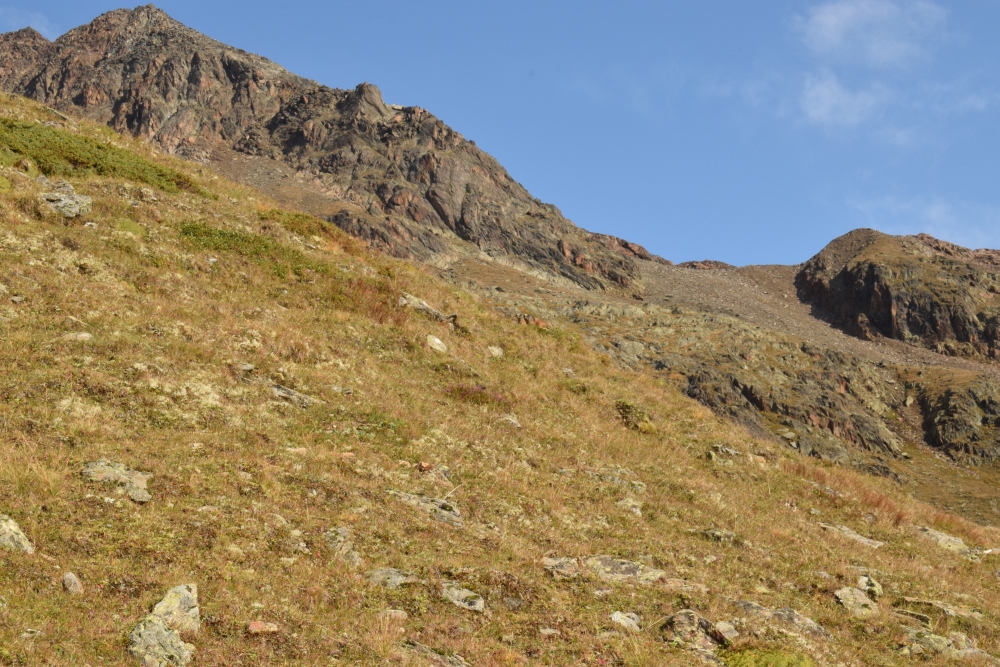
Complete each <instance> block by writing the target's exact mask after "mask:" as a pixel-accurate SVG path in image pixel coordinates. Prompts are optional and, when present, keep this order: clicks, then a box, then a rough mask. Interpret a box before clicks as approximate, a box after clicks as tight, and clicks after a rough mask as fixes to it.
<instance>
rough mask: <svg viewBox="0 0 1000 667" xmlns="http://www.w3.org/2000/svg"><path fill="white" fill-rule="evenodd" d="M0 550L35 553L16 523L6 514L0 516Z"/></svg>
mask: <svg viewBox="0 0 1000 667" xmlns="http://www.w3.org/2000/svg"><path fill="white" fill-rule="evenodd" d="M0 548H4V549H10V550H11V551H23V552H24V553H26V554H33V553H35V547H34V545H33V544H32V543H31V541H30V540H29V539H28V536H27V535H25V534H24V532H23V531H22V530H21V527H20V526H18V525H17V522H16V521H14V520H13V519H11V518H10V517H9V516H7V515H6V514H0Z"/></svg>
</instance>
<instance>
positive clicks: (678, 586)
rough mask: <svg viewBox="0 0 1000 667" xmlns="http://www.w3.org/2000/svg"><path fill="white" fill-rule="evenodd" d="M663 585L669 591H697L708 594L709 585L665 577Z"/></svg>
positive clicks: (697, 592)
mask: <svg viewBox="0 0 1000 667" xmlns="http://www.w3.org/2000/svg"><path fill="white" fill-rule="evenodd" d="M663 587H664V588H665V589H667V590H668V591H674V592H677V593H695V594H698V595H707V594H708V586H704V585H702V584H693V583H691V582H690V581H684V580H683V579H664V580H663Z"/></svg>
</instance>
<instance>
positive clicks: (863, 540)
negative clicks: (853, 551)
mask: <svg viewBox="0 0 1000 667" xmlns="http://www.w3.org/2000/svg"><path fill="white" fill-rule="evenodd" d="M819 526H820V528H822V529H823V530H829V531H832V532H834V533H840V534H841V535H843V536H844V537H846V538H848V539H851V540H854V541H855V542H858V543H860V544H863V545H865V546H866V547H871V548H872V549H878V548H879V547H881V546H883V545H885V542H879V541H878V540H873V539H871V538H869V537H865V536H864V535H860V534H858V533H856V532H854V531H853V530H851V529H850V528H848V527H847V526H831V525H830V524H827V523H821V524H819Z"/></svg>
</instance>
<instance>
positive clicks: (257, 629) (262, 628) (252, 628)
mask: <svg viewBox="0 0 1000 667" xmlns="http://www.w3.org/2000/svg"><path fill="white" fill-rule="evenodd" d="M278 632H279V628H278V624H277V623H266V622H264V621H250V622H249V623H248V624H247V634H248V635H275V634H278Z"/></svg>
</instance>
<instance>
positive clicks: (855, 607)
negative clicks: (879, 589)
mask: <svg viewBox="0 0 1000 667" xmlns="http://www.w3.org/2000/svg"><path fill="white" fill-rule="evenodd" d="M834 597H836V598H837V602H838V603H839V604H840V605H841V606H842V607H844V609H846V610H847V611H849V612H851V614H852V615H854V616H856V617H858V618H871V617H872V616H874V615H875V614H877V613H878V606H877V605H876V604H875V603H874V602H872V601H871V600H870V599H869V598H868V596H867V595H865V592H864V591H862V590H859V589H857V588H850V587H844V588H841V589H839V590H838V591H837V592H836V593H834Z"/></svg>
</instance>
